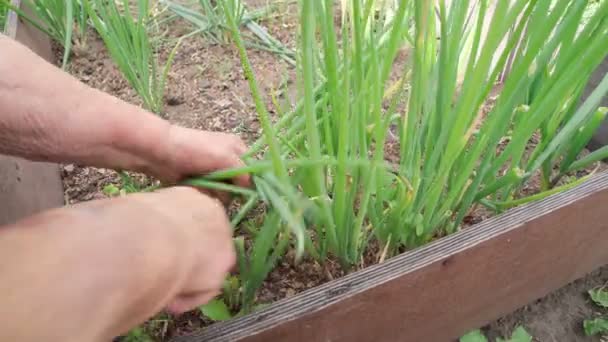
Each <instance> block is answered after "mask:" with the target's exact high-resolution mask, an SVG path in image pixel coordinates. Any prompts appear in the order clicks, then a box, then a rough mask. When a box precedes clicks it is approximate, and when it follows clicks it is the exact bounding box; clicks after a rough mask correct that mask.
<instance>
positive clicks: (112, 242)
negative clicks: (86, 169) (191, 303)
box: [0, 208, 185, 342]
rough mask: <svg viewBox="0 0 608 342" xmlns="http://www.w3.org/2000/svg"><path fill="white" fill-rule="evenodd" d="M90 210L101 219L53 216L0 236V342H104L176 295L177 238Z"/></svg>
mask: <svg viewBox="0 0 608 342" xmlns="http://www.w3.org/2000/svg"><path fill="white" fill-rule="evenodd" d="M94 209H95V211H98V210H99V213H101V214H99V215H98V214H96V213H94V212H88V211H87V210H88V209H85V210H82V209H78V210H74V209H60V210H56V211H53V212H49V213H45V214H41V215H39V216H36V217H34V218H31V219H27V220H25V221H22V222H20V223H18V224H16V225H13V226H10V227H4V228H3V229H1V230H0V260H3V261H2V262H1V263H0V274H2V281H0V293H2V298H1V299H0V317H3V324H4V325H5V326H6V327H7V329H2V331H0V340H2V341H104V342H105V341H109V340H110V339H111V338H112V337H114V336H116V335H117V334H120V333H124V332H126V330H128V328H129V327H132V326H134V325H136V324H139V323H141V322H142V321H143V320H144V319H145V318H147V317H145V316H144V315H138V314H137V313H138V312H139V313H149V312H158V311H160V310H161V309H162V307H160V306H159V303H163V302H167V301H169V299H170V298H169V297H172V296H175V295H176V292H177V290H178V287H179V286H181V283H183V281H184V279H182V278H183V277H184V276H185V272H183V271H180V267H182V264H183V263H181V264H180V261H181V260H178V258H179V257H180V256H179V255H178V254H177V253H175V251H174V250H171V249H170V248H168V246H175V245H176V244H173V243H171V241H169V240H170V239H179V238H180V235H179V234H173V235H168V234H161V233H160V232H159V231H158V230H154V229H149V227H150V226H151V224H150V225H146V222H139V223H140V224H137V225H136V224H133V225H125V224H124V223H123V224H120V223H119V222H114V223H113V222H111V221H108V219H109V220H111V219H112V218H111V217H108V216H107V215H105V216H104V215H103V211H104V208H94ZM113 216H117V217H120V216H121V215H120V213H115V215H113ZM100 217H105V219H106V220H105V221H103V220H102V221H103V223H101V224H98V223H96V221H100V220H99V218H100ZM157 219H158V218H157ZM125 229H128V230H132V231H131V232H129V233H128V234H126V233H125V232H124V230H125ZM119 230H123V231H122V232H121V231H119ZM143 234H145V236H146V238H141V237H142V236H143ZM118 239H119V240H118ZM124 239H130V241H124ZM179 243H180V242H178V244H177V245H179ZM127 246H128V247H127ZM162 297H165V299H164V300H163V299H162ZM150 298H154V299H156V300H154V301H147V300H146V299H150ZM125 308H131V309H125ZM33 318H35V320H36V325H35V327H34V328H32V326H31V322H32V319H33ZM8 327H10V329H8Z"/></svg>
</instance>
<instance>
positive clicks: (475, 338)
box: [460, 326, 532, 342]
mask: <svg viewBox="0 0 608 342" xmlns="http://www.w3.org/2000/svg"><path fill="white" fill-rule="evenodd" d="M460 342H488V339H487V337H485V335H484V334H483V333H482V332H481V330H479V329H478V330H473V331H471V332H469V333H467V334H466V335H464V336H462V337H461V338H460ZM496 342H532V336H530V334H528V332H527V331H526V329H524V328H523V327H521V326H520V327H517V328H516V329H515V330H513V333H512V334H511V337H510V338H508V339H506V340H505V339H502V338H500V337H499V338H497V339H496Z"/></svg>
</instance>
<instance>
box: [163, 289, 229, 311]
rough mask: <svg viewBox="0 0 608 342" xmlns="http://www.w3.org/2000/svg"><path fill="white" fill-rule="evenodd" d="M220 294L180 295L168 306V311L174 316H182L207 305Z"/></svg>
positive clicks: (210, 292) (207, 292) (208, 292)
mask: <svg viewBox="0 0 608 342" xmlns="http://www.w3.org/2000/svg"><path fill="white" fill-rule="evenodd" d="M218 294H219V291H204V292H200V293H196V294H187V295H180V296H178V297H177V298H175V299H174V300H173V301H171V303H169V305H167V311H169V312H171V313H172V314H174V315H180V314H183V313H184V312H188V311H191V310H194V309H195V308H197V307H199V306H201V305H204V304H207V303H208V302H209V301H210V300H212V299H213V298H215V297H216V296H217V295H218Z"/></svg>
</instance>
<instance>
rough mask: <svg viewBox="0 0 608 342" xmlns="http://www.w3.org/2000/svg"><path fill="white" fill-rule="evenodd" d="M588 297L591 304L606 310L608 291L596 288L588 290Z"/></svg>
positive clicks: (607, 306)
mask: <svg viewBox="0 0 608 342" xmlns="http://www.w3.org/2000/svg"><path fill="white" fill-rule="evenodd" d="M588 293H589V297H591V300H593V302H594V303H595V304H597V305H599V306H601V307H603V308H608V290H607V289H605V288H598V289H593V290H589V292H588Z"/></svg>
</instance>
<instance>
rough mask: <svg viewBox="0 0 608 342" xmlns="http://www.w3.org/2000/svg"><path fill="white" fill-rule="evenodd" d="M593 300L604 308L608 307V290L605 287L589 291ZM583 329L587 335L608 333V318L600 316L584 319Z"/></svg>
mask: <svg viewBox="0 0 608 342" xmlns="http://www.w3.org/2000/svg"><path fill="white" fill-rule="evenodd" d="M588 293H589V297H591V300H592V301H593V302H594V303H595V304H596V305H597V306H600V307H602V308H608V291H607V290H606V288H605V287H601V288H596V289H592V290H589V291H588ZM583 329H584V330H585V334H586V335H587V336H593V335H597V334H606V333H608V318H603V317H598V318H594V319H586V320H584V321H583Z"/></svg>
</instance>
